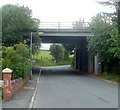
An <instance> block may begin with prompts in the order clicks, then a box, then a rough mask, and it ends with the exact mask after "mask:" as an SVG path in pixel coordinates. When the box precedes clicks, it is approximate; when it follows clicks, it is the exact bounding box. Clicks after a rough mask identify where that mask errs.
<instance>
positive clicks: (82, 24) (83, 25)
mask: <svg viewBox="0 0 120 110" xmlns="http://www.w3.org/2000/svg"><path fill="white" fill-rule="evenodd" d="M87 28H88V24H86V23H85V20H84V19H79V20H78V21H75V23H73V29H76V30H80V29H87Z"/></svg>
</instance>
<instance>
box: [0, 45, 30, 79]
mask: <svg viewBox="0 0 120 110" xmlns="http://www.w3.org/2000/svg"><path fill="white" fill-rule="evenodd" d="M29 53H30V52H29V48H28V47H27V45H25V44H22V43H19V44H16V45H14V46H11V47H3V49H2V68H3V69H4V68H10V69H12V70H13V77H12V78H13V79H17V78H20V77H21V78H26V77H28V76H29V75H30V68H31V63H30V54H29Z"/></svg>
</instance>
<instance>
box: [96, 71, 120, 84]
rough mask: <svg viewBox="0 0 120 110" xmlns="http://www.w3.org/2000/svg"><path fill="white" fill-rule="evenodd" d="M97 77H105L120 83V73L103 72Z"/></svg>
mask: <svg viewBox="0 0 120 110" xmlns="http://www.w3.org/2000/svg"><path fill="white" fill-rule="evenodd" d="M96 76H97V77H100V78H104V79H106V80H110V81H113V82H117V83H120V75H117V74H112V73H101V74H98V75H96Z"/></svg>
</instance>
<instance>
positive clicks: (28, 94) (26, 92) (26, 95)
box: [2, 68, 40, 110]
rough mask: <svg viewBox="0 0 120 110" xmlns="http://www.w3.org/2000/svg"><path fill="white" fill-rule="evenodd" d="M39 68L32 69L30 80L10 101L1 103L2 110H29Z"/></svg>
mask: <svg viewBox="0 0 120 110" xmlns="http://www.w3.org/2000/svg"><path fill="white" fill-rule="evenodd" d="M39 70H40V68H35V69H33V72H34V74H33V76H32V78H31V80H29V81H28V82H27V83H26V84H25V85H24V87H23V88H21V89H20V90H19V91H18V92H17V93H16V94H15V95H14V96H13V97H12V99H11V100H10V101H3V102H2V108H3V110H6V109H7V108H11V110H12V109H13V108H15V109H16V108H29V106H30V103H31V98H32V96H33V94H34V91H35V88H36V84H37V78H38V75H39V74H38V73H39Z"/></svg>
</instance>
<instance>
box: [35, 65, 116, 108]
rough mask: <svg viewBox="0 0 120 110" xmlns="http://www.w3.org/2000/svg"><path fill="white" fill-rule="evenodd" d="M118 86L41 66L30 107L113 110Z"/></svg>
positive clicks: (62, 67)
mask: <svg viewBox="0 0 120 110" xmlns="http://www.w3.org/2000/svg"><path fill="white" fill-rule="evenodd" d="M117 107H118V86H117V85H114V84H110V83H107V82H104V81H102V80H99V79H95V78H93V77H89V76H87V75H83V74H80V73H77V72H75V71H73V70H70V69H69V66H56V67H43V68H42V75H41V78H40V82H39V85H38V91H37V94H36V98H35V102H34V108H117Z"/></svg>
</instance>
